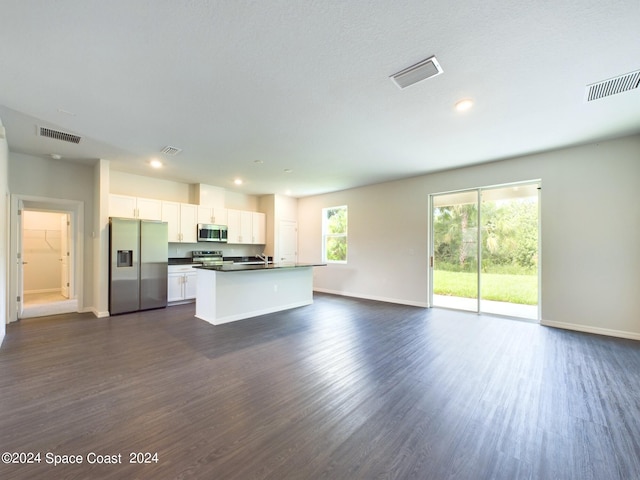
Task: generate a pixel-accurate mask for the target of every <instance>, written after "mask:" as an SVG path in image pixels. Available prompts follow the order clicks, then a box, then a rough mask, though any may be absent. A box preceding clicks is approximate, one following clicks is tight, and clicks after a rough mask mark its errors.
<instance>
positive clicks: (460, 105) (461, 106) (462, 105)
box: [456, 98, 473, 112]
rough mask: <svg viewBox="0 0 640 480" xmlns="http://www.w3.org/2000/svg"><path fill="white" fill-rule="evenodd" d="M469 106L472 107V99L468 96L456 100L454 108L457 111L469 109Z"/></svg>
mask: <svg viewBox="0 0 640 480" xmlns="http://www.w3.org/2000/svg"><path fill="white" fill-rule="evenodd" d="M471 107H473V100H471V99H470V98H465V99H463V100H458V101H457V102H456V110H457V111H459V112H464V111H465V110H469V109H470V108H471Z"/></svg>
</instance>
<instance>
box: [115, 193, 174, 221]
mask: <svg viewBox="0 0 640 480" xmlns="http://www.w3.org/2000/svg"><path fill="white" fill-rule="evenodd" d="M109 216H110V217H123V218H139V219H140V220H161V219H162V201H160V200H154V199H152V198H141V197H131V196H128V195H117V194H113V193H112V194H110V195H109Z"/></svg>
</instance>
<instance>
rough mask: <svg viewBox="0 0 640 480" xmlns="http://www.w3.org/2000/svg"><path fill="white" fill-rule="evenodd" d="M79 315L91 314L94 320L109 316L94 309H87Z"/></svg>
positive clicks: (107, 313)
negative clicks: (94, 317)
mask: <svg viewBox="0 0 640 480" xmlns="http://www.w3.org/2000/svg"><path fill="white" fill-rule="evenodd" d="M79 313H93V314H94V315H95V316H96V318H106V317H108V316H109V312H108V311H107V312H101V311H99V310H97V309H96V308H95V307H87V308H83V309H81V310H80V312H79Z"/></svg>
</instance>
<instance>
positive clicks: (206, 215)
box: [198, 206, 228, 225]
mask: <svg viewBox="0 0 640 480" xmlns="http://www.w3.org/2000/svg"><path fill="white" fill-rule="evenodd" d="M198 223H212V224H214V225H227V223H228V215H227V209H226V208H219V207H201V206H199V207H198Z"/></svg>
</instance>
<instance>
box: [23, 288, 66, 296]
mask: <svg viewBox="0 0 640 480" xmlns="http://www.w3.org/2000/svg"><path fill="white" fill-rule="evenodd" d="M61 290H62V289H61V288H59V287H58V288H40V289H35V290H24V291H23V292H22V293H24V294H25V295H29V294H31V293H53V292H60V291H61Z"/></svg>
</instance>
